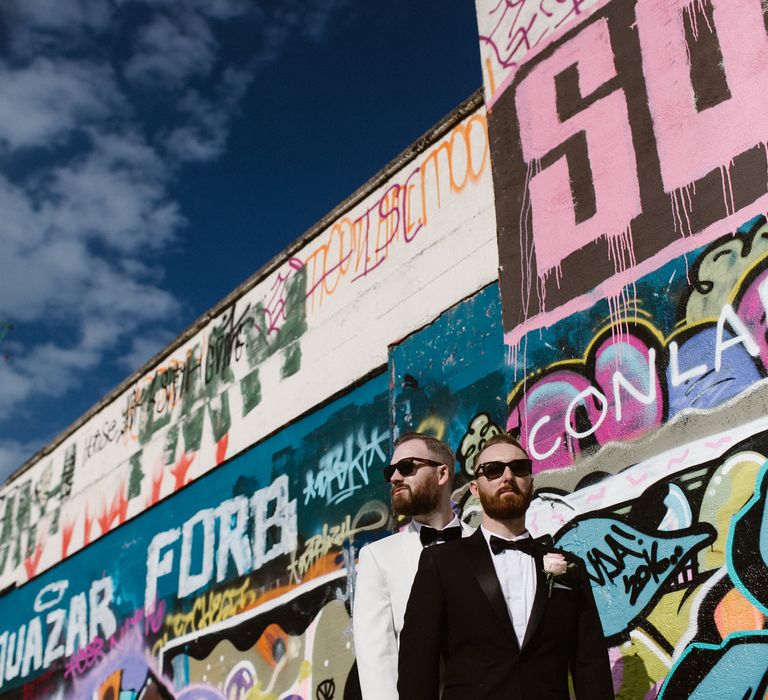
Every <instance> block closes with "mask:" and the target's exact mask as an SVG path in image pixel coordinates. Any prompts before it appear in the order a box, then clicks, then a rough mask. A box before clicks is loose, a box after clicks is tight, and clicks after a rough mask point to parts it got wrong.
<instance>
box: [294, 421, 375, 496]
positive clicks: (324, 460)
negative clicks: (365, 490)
mask: <svg viewBox="0 0 768 700" xmlns="http://www.w3.org/2000/svg"><path fill="white" fill-rule="evenodd" d="M387 440H389V430H385V431H384V432H379V429H378V428H376V427H374V428H373V429H372V430H371V433H370V439H368V438H366V434H365V429H364V428H360V430H358V432H357V435H354V434H353V435H349V436H347V439H346V440H345V441H344V442H343V443H342V442H340V443H338V444H337V445H334V446H333V447H332V448H331V449H330V450H329V451H328V452H326V453H325V454H324V455H323V456H322V457H321V458H320V461H319V462H318V469H317V473H315V472H314V471H313V470H311V469H310V470H309V471H308V472H307V485H306V486H305V487H304V492H303V493H304V505H307V503H309V502H310V501H311V500H313V499H315V498H325V502H326V503H327V504H331V503H341V502H342V501H343V500H345V499H347V498H349V497H350V496H351V495H352V494H353V493H354V492H355V491H356V490H357V489H360V488H362V487H363V486H367V485H368V470H369V469H370V468H371V467H373V466H374V465H380V466H382V467H383V466H384V464H385V463H386V460H387V456H386V454H385V453H384V451H383V450H382V449H381V444H382V443H383V442H385V441H387Z"/></svg>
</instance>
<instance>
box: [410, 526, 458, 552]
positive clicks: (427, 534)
mask: <svg viewBox="0 0 768 700" xmlns="http://www.w3.org/2000/svg"><path fill="white" fill-rule="evenodd" d="M460 537H461V527H460V526H454V527H447V528H445V530H435V528H433V527H429V525H422V526H421V530H419V539H420V540H421V544H422V545H424V546H425V547H427V546H429V545H430V544H434V543H435V542H447V541H448V540H458V539H459V538H460Z"/></svg>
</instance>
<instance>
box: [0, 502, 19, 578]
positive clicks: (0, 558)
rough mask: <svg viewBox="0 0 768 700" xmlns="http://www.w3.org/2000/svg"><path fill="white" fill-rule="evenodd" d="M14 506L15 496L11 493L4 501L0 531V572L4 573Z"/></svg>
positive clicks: (9, 545)
mask: <svg viewBox="0 0 768 700" xmlns="http://www.w3.org/2000/svg"><path fill="white" fill-rule="evenodd" d="M15 506H16V494H14V493H12V494H10V495H9V496H8V497H7V498H6V499H5V511H4V512H3V521H2V531H0V542H2V544H0V571H5V565H6V563H7V561H8V552H9V551H10V549H11V543H12V542H11V538H12V537H13V534H14V533H13V511H14V510H15Z"/></svg>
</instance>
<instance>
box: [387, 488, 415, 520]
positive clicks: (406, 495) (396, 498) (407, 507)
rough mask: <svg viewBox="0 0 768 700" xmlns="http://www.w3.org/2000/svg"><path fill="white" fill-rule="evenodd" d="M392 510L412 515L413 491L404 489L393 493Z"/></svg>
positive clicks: (397, 513)
mask: <svg viewBox="0 0 768 700" xmlns="http://www.w3.org/2000/svg"><path fill="white" fill-rule="evenodd" d="M391 500H392V510H393V511H394V512H395V514H396V515H412V513H411V512H410V511H411V502H412V499H411V493H410V491H407V490H403V491H399V492H397V493H393V494H392V499H391Z"/></svg>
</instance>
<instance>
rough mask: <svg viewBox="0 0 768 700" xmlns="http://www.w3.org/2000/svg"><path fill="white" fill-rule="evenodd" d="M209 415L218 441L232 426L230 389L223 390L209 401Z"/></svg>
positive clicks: (214, 437)
mask: <svg viewBox="0 0 768 700" xmlns="http://www.w3.org/2000/svg"><path fill="white" fill-rule="evenodd" d="M208 415H209V416H210V419H211V428H213V439H214V440H215V441H216V442H218V441H219V440H221V438H223V437H224V435H226V434H227V433H228V432H229V429H230V428H231V427H232V417H231V415H230V412H229V391H224V392H222V393H221V394H219V396H217V397H215V398H213V399H211V400H210V401H209V402H208Z"/></svg>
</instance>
